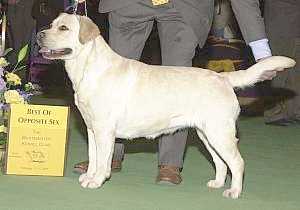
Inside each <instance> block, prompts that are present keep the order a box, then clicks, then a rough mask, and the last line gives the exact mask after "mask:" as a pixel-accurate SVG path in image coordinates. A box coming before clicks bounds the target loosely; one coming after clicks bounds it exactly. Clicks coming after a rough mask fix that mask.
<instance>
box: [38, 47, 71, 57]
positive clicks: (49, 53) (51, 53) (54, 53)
mask: <svg viewBox="0 0 300 210" xmlns="http://www.w3.org/2000/svg"><path fill="white" fill-rule="evenodd" d="M39 52H40V53H41V54H42V55H43V57H44V58H48V59H59V58H61V57H62V56H65V55H69V54H71V53H72V49H71V48H62V49H55V50H52V49H48V48H47V47H42V48H41V49H40V51H39Z"/></svg>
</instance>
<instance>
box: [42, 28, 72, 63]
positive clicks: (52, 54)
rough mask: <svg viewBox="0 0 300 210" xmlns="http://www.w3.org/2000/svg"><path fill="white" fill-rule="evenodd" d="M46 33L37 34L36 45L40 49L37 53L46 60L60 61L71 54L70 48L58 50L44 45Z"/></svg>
mask: <svg viewBox="0 0 300 210" xmlns="http://www.w3.org/2000/svg"><path fill="white" fill-rule="evenodd" d="M45 39H46V33H45V32H44V31H40V32H38V33H37V43H38V45H39V46H40V47H41V49H40V50H39V53H41V54H42V56H43V57H44V58H46V59H61V58H63V57H64V56H66V55H69V54H71V53H72V49H71V48H60V49H51V48H50V47H48V46H47V45H46V44H45Z"/></svg>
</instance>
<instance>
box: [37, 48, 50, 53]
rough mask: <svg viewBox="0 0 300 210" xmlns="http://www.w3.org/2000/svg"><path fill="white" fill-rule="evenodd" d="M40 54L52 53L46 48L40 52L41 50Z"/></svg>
mask: <svg viewBox="0 0 300 210" xmlns="http://www.w3.org/2000/svg"><path fill="white" fill-rule="evenodd" d="M39 52H40V53H51V50H49V49H48V48H46V47H42V48H41V49H40V50H39Z"/></svg>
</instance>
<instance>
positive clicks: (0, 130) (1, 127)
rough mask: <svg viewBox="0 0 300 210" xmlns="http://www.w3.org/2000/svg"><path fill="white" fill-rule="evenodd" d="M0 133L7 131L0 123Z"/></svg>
mask: <svg viewBox="0 0 300 210" xmlns="http://www.w3.org/2000/svg"><path fill="white" fill-rule="evenodd" d="M0 133H7V128H6V127H5V126H4V125H0Z"/></svg>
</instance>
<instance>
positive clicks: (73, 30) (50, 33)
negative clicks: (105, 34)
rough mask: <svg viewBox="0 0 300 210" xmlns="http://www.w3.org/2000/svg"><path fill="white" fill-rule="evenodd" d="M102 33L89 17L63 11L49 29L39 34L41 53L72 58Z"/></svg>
mask: <svg viewBox="0 0 300 210" xmlns="http://www.w3.org/2000/svg"><path fill="white" fill-rule="evenodd" d="M99 35H100V31H99V29H98V26H97V25H96V24H94V23H93V22H92V21H91V20H90V19H89V18H88V17H85V16H79V15H71V14H66V13H62V14H60V15H59V16H58V17H57V18H56V19H55V20H54V21H53V22H52V24H51V25H50V28H49V29H46V30H43V31H41V32H39V33H38V34H37V43H38V44H39V46H40V47H41V50H40V53H42V55H43V57H44V58H47V59H52V60H53V59H63V60H66V59H72V58H75V57H76V56H77V55H78V53H79V52H80V51H81V49H82V47H83V46H84V45H85V44H86V43H87V42H89V41H91V40H93V39H95V38H96V37H97V36H99Z"/></svg>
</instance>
